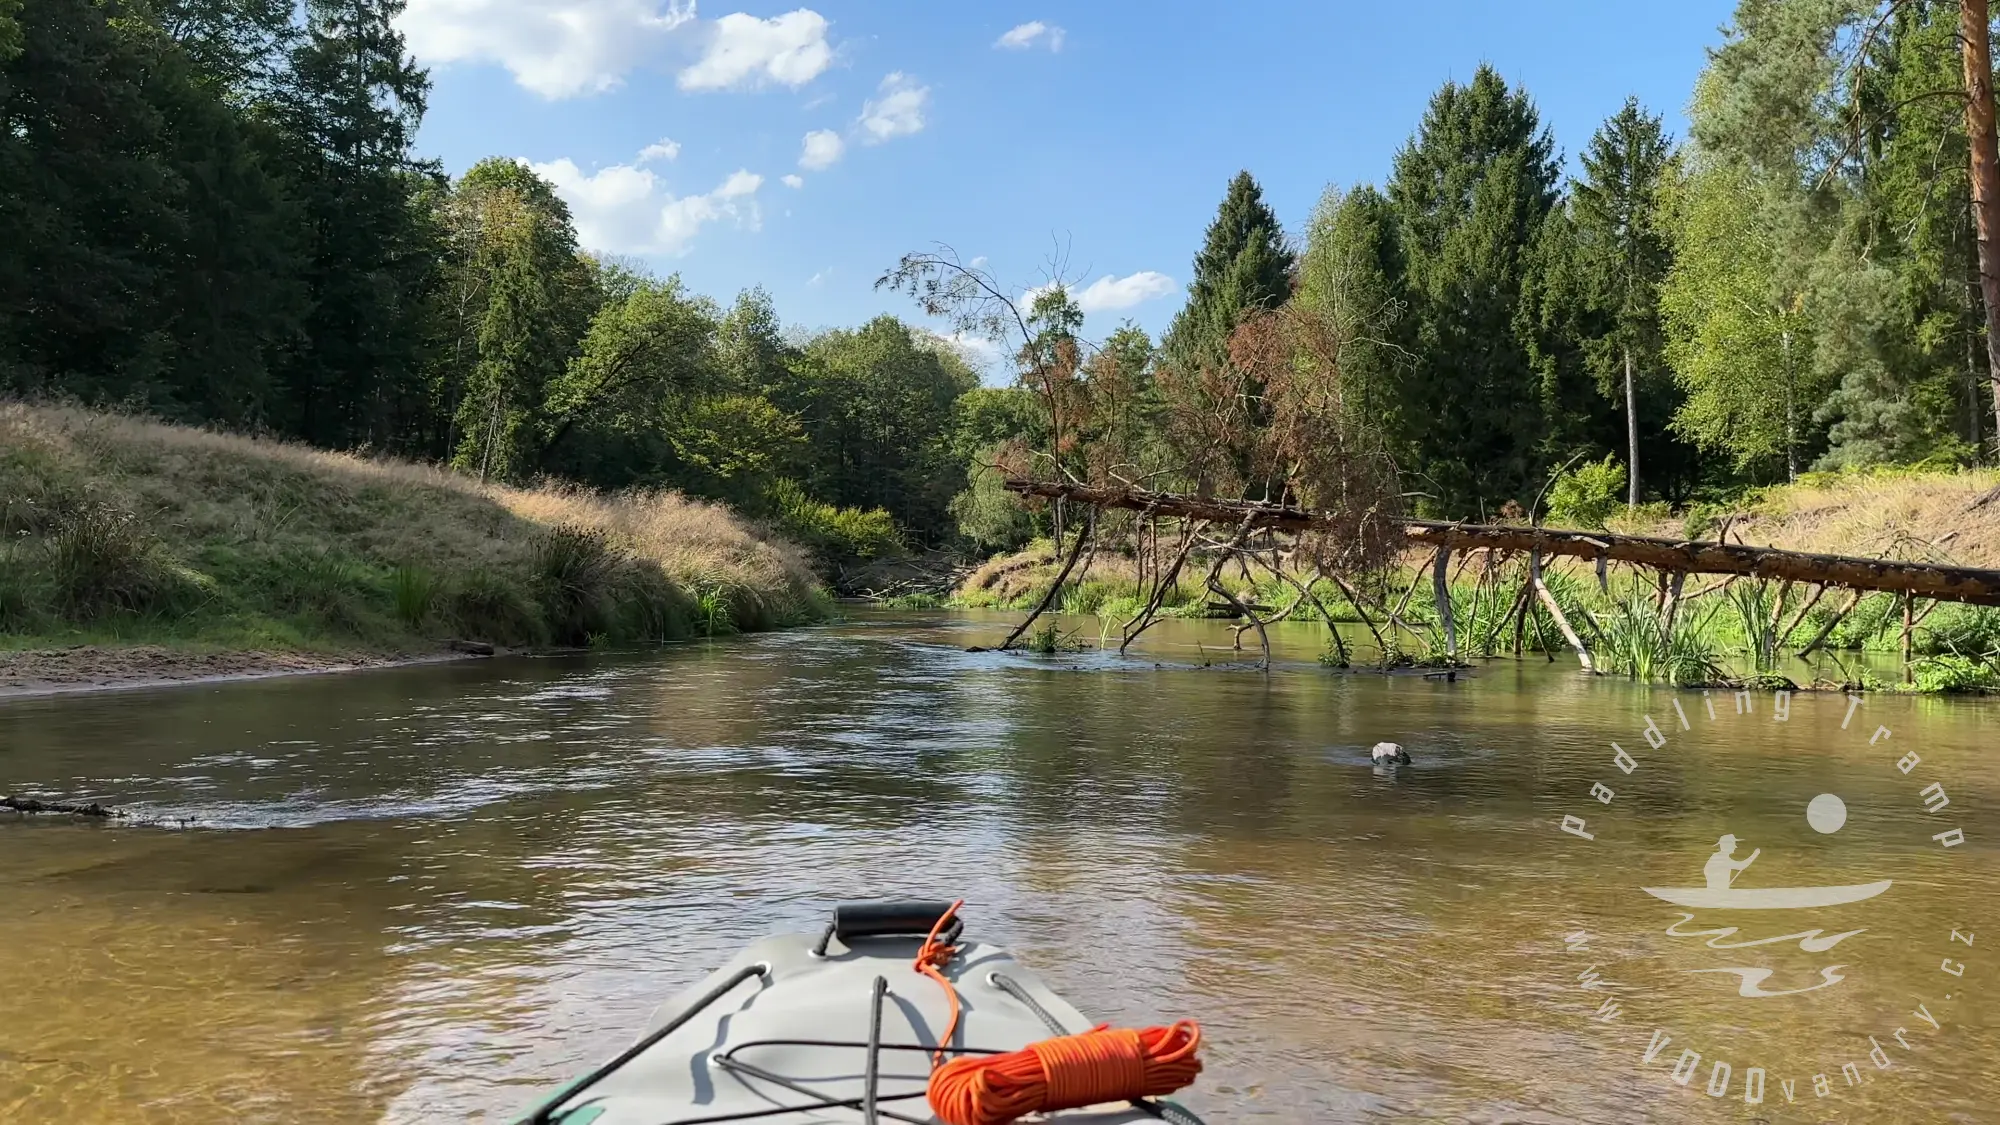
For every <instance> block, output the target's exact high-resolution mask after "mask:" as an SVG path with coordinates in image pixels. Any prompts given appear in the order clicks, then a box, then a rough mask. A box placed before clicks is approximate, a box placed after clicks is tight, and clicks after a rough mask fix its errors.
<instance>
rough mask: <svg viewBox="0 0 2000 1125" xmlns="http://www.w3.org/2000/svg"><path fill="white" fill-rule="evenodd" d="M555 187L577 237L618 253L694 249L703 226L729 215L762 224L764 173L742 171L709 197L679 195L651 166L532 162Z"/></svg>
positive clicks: (740, 221) (595, 247) (750, 223)
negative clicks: (591, 167)
mask: <svg viewBox="0 0 2000 1125" xmlns="http://www.w3.org/2000/svg"><path fill="white" fill-rule="evenodd" d="M528 167H529V168H532V169H533V170H534V172H535V174H536V175H538V176H540V177H542V178H543V179H545V180H547V181H549V183H551V184H553V185H555V189H556V194H557V195H560V196H562V198H563V202H565V203H567V204H569V209H570V213H571V215H573V216H574V217H575V219H576V236H577V241H578V242H580V243H582V244H583V246H584V247H585V248H587V249H591V250H597V251H602V252H605V253H613V254H672V255H681V254H685V253H687V252H688V250H689V248H690V246H691V244H692V243H693V241H694V237H695V235H696V234H697V233H699V232H700V231H701V228H702V227H704V226H707V225H708V224H710V223H714V222H718V221H720V220H723V219H731V220H734V221H735V222H736V223H737V224H738V225H739V226H745V227H749V228H750V229H751V230H755V229H757V228H758V226H759V225H760V224H761V222H762V214H761V213H760V212H759V211H758V209H757V189H758V188H760V187H762V186H763V184H764V177H762V176H759V175H757V174H756V173H754V172H749V171H742V170H739V171H736V172H732V173H730V175H729V177H728V178H727V179H725V180H723V181H722V183H721V184H719V185H717V186H716V188H715V190H713V191H710V192H708V193H706V194H703V195H684V196H678V197H676V196H675V195H674V194H673V193H672V192H669V191H667V190H666V189H665V187H664V186H663V185H662V184H661V182H660V180H659V178H658V177H657V176H655V175H654V174H653V173H652V172H651V171H650V170H648V169H645V168H640V167H636V166H634V165H628V164H613V165H612V166H610V167H609V168H602V169H599V170H598V171H597V172H595V173H585V172H584V171H583V170H582V169H580V168H578V167H577V166H576V163H575V162H574V161H572V160H570V159H569V158H568V157H564V158H562V159H559V160H552V161H550V162H549V163H547V164H529V165H528Z"/></svg>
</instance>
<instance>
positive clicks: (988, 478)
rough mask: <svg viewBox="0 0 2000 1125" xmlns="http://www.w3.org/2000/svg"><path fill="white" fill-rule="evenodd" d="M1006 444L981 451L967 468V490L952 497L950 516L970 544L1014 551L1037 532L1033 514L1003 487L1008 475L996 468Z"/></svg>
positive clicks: (992, 549)
mask: <svg viewBox="0 0 2000 1125" xmlns="http://www.w3.org/2000/svg"><path fill="white" fill-rule="evenodd" d="M1006 444H1007V443H1005V442H1002V443H1000V445H996V446H992V447H990V448H988V449H986V450H983V451H981V452H980V454H979V455H978V456H976V457H974V458H973V459H972V464H971V465H969V466H968V467H967V468H966V480H967V482H968V483H967V484H966V486H965V489H964V490H963V491H961V492H960V493H959V494H958V495H957V496H954V497H952V499H951V517H952V520H953V521H954V522H956V523H957V524H958V533H959V534H960V535H962V536H964V537H965V539H966V541H967V542H968V543H971V544H972V545H973V546H974V547H978V548H981V549H984V550H989V551H1013V550H1018V549H1019V548H1020V547H1022V546H1023V545H1025V544H1026V543H1027V542H1028V540H1029V539H1030V538H1031V537H1033V535H1034V533H1035V521H1034V517H1032V516H1030V515H1029V514H1028V512H1027V511H1026V510H1024V509H1023V508H1022V507H1021V502H1020V499H1019V498H1018V497H1016V496H1015V495H1014V494H1013V493H1011V492H1008V491H1007V490H1006V489H1004V488H1002V487H1000V485H1001V481H1002V480H1003V479H1005V478H1003V477H1002V476H1001V474H1000V473H999V472H998V471H997V470H995V469H994V468H993V462H994V461H995V460H996V459H997V458H998V457H999V455H1000V450H1001V448H1002V447H1003V446H1005V445H1006Z"/></svg>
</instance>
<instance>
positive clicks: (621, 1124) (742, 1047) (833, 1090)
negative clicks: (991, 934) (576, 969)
mask: <svg viewBox="0 0 2000 1125" xmlns="http://www.w3.org/2000/svg"><path fill="white" fill-rule="evenodd" d="M922 944H923V942H922V941H921V939H917V938H911V937H900V936H896V937H871V938H867V939H865V940H856V941H854V942H853V944H852V945H842V944H840V943H838V942H835V943H832V944H830V945H829V944H828V943H827V941H826V939H825V938H823V937H819V936H818V935H810V934H786V935H781V936H778V937H773V938H767V939H765V940H763V941H760V942H757V943H756V944H754V945H751V946H750V947H748V948H746V949H745V950H743V952H742V953H740V954H738V955H737V956H736V957H735V958H734V959H733V960H731V961H730V962H729V963H728V964H725V965H723V966H722V967H720V968H718V969H717V970H715V972H713V973H711V974H709V976H708V977H707V978H705V979H704V980H702V981H700V982H698V983H697V984H695V985H694V986H693V987H692V988H690V989H688V990H687V991H686V992H685V993H683V994H682V995H681V996H679V997H676V998H675V999H673V1000H671V1001H669V1002H667V1003H666V1004H663V1005H662V1006H661V1007H660V1008H659V1009H658V1010H657V1011H656V1012H655V1013H654V1015H653V1018H652V1020H651V1021H650V1022H649V1024H648V1028H647V1035H646V1036H645V1037H642V1038H641V1040H640V1044H642V1045H644V1046H643V1049H640V1048H639V1047H637V1046H635V1048H634V1050H636V1051H637V1053H636V1054H632V1053H631V1052H628V1054H630V1056H631V1057H629V1058H626V1057H623V1056H621V1058H620V1059H619V1060H614V1062H613V1064H610V1066H609V1067H608V1068H601V1069H600V1071H599V1072H598V1073H596V1074H593V1075H591V1076H588V1077H586V1078H585V1079H582V1080H579V1082H577V1083H575V1084H572V1085H571V1086H570V1087H569V1088H567V1089H566V1090H565V1091H564V1092H561V1093H558V1094H557V1095H556V1096H555V1097H554V1098H553V1099H551V1100H550V1101H548V1102H546V1103H544V1106H543V1108H542V1109H541V1110H539V1111H537V1113H536V1114H535V1115H531V1116H530V1117H529V1118H527V1119H525V1120H526V1121H527V1122H533V1123H536V1125H540V1123H542V1122H547V1123H551V1125H554V1123H560V1125H696V1123H706V1122H723V1121H744V1122H754V1123H758V1125H807V1123H825V1125H833V1123H839V1125H854V1123H855V1122H857V1121H864V1120H868V1119H869V1118H868V1116H867V1114H866V1107H865V1105H864V1103H865V1102H866V1101H868V1100H869V1091H870V1089H871V1088H872V1089H873V1091H874V1096H873V1102H874V1113H875V1118H874V1119H875V1120H879V1121H882V1122H905V1123H910V1122H915V1123H924V1125H929V1123H933V1122H936V1121H937V1118H936V1117H934V1116H933V1115H932V1112H931V1108H930V1104H929V1103H928V1101H926V1100H925V1097H924V1093H925V1088H926V1085H927V1083H928V1081H929V1078H930V1074H931V1058H932V1052H933V1050H934V1049H935V1048H936V1047H937V1045H938V1044H937V1036H938V1034H939V1033H940V1032H941V1031H942V1030H943V1029H944V1028H945V1027H946V1026H947V1024H948V1023H949V1020H950V1014H949V1008H948V1001H947V999H946V996H945V992H944V989H942V988H941V987H939V986H938V984H937V982H935V981H933V980H931V979H929V978H927V977H925V976H923V975H921V974H919V973H918V972H917V971H916V970H915V968H914V966H913V961H914V959H915V957H916V954H917V950H918V949H919V947H920V946H922ZM821 949H823V950H824V952H823V953H822V952H819V950H821ZM942 971H943V974H944V976H945V977H946V979H948V980H949V981H950V982H951V984H952V987H953V988H954V989H955V990H956V991H957V993H958V998H959V1004H960V1008H961V1013H962V1014H961V1016H960V1022H959V1028H958V1031H957V1033H956V1034H955V1035H954V1036H953V1040H952V1043H951V1044H950V1046H949V1049H948V1052H947V1055H946V1057H947V1058H952V1057H959V1056H961V1055H966V1054H992V1053H999V1052H1005V1051H1015V1050H1019V1049H1021V1048H1023V1047H1026V1046H1027V1045H1028V1044H1030V1043H1034V1042H1037V1041H1040V1040H1044V1039H1048V1038H1051V1037H1053V1036H1058V1035H1071V1034H1076V1033H1079V1032H1083V1031H1087V1030H1089V1029H1090V1028H1091V1026H1093V1025H1092V1023H1091V1022H1090V1021H1089V1020H1087V1019H1085V1018H1084V1016H1083V1014H1082V1013H1080V1012H1078V1011H1077V1010H1076V1009H1075V1008H1074V1007H1072V1006H1071V1005H1070V1004H1069V1003H1068V1002H1066V1001H1065V1000H1063V999H1062V998H1061V997H1060V996H1057V995H1056V994H1055V993H1054V992H1053V991H1051V990H1050V989H1049V988H1048V986H1047V985H1046V984H1044V983H1043V982H1042V981H1041V979H1040V978H1039V977H1037V976H1036V975H1035V974H1034V973H1033V971H1031V970H1029V969H1028V968H1027V967H1026V966H1024V965H1022V964H1021V963H1020V962H1018V961H1016V960H1015V959H1014V957H1013V955H1011V954H1009V953H1008V952H1006V951H1005V950H1003V949H1000V948H998V947H996V946H992V945H987V944H985V943H981V942H965V943H964V944H962V945H960V946H959V951H958V955H957V956H956V957H954V958H952V960H951V961H950V962H949V963H948V964H947V965H945V966H944V968H943V970H942ZM878 980H879V982H880V983H879V984H878ZM878 989H879V990H880V997H879V1006H878V1000H877V990H878ZM704 1001H706V1002H705V1003H704ZM878 1012H879V1017H878V1015H877V1013H878ZM878 1019H879V1023H878V1022H877V1021H878ZM654 1037H657V1039H656V1041H654V1042H651V1043H650V1044H648V1043H647V1039H648V1038H654ZM871 1043H873V1044H875V1046H874V1047H873V1048H872V1049H871ZM871 1074H872V1077H871ZM1049 1119H1050V1120H1056V1121H1062V1122H1066V1123H1074V1125H1086V1123H1088V1125H1129V1123H1133V1122H1143V1121H1158V1120H1162V1119H1164V1120H1168V1121H1182V1122H1195V1121H1196V1118H1195V1117H1194V1116H1193V1115H1192V1114H1189V1113H1187V1112H1186V1111H1185V1110H1182V1109H1181V1108H1180V1107H1178V1106H1175V1105H1172V1104H1171V1103H1138V1102H1134V1103H1126V1104H1122V1105H1117V1106H1103V1107H1094V1108H1091V1109H1084V1110H1068V1111H1064V1112H1061V1113H1057V1114H1053V1115H1051V1117H1050V1118H1049Z"/></svg>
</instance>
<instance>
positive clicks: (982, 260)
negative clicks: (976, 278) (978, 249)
mask: <svg viewBox="0 0 2000 1125" xmlns="http://www.w3.org/2000/svg"><path fill="white" fill-rule="evenodd" d="M966 264H967V265H969V266H971V267H972V268H973V269H978V268H979V267H981V266H983V265H985V264H986V255H984V254H981V255H979V256H978V257H977V258H974V259H972V260H971V261H970V262H967V263H966Z"/></svg>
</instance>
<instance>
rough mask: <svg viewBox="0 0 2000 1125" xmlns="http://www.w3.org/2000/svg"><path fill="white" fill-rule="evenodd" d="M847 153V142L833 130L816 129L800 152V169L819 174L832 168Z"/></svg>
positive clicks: (808, 134)
mask: <svg viewBox="0 0 2000 1125" xmlns="http://www.w3.org/2000/svg"><path fill="white" fill-rule="evenodd" d="M846 151H847V142H846V141H843V140H841V139H840V134H839V133H836V132H834V131H833V130H831V129H814V130H813V131H812V132H810V133H807V134H806V139H805V144H804V146H803V147H801V148H800V150H799V167H801V168H804V169H805V170H806V171H808V172H818V171H822V170H824V169H827V168H831V167H833V165H834V162H835V161H837V160H839V159H840V154H841V153H844V152H846Z"/></svg>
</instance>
